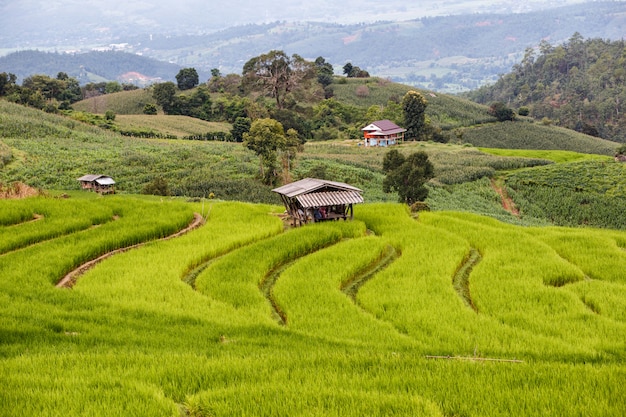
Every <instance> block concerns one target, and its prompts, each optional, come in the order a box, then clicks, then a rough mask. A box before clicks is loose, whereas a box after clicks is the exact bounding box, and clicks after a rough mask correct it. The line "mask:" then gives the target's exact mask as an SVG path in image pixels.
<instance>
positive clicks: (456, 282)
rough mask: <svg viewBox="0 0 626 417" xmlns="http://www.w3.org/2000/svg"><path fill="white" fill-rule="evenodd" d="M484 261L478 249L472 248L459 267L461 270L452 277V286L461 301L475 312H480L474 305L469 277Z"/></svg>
mask: <svg viewBox="0 0 626 417" xmlns="http://www.w3.org/2000/svg"><path fill="white" fill-rule="evenodd" d="M481 260H482V256H481V255H480V252H478V250H477V249H475V248H471V249H470V251H469V253H468V254H467V256H466V257H465V260H464V261H463V263H462V264H461V266H460V267H459V269H458V270H457V271H456V273H455V274H454V277H452V286H453V287H454V290H455V291H456V292H457V294H459V297H461V300H463V302H464V303H465V304H466V305H467V306H468V307H470V308H471V309H472V310H474V311H475V312H478V309H477V308H476V306H475V305H474V301H472V296H471V294H470V289H469V277H470V274H471V273H472V270H473V269H474V268H475V267H476V265H478V263H479V262H480V261H481Z"/></svg>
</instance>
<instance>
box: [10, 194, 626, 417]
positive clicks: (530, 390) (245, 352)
mask: <svg viewBox="0 0 626 417" xmlns="http://www.w3.org/2000/svg"><path fill="white" fill-rule="evenodd" d="M281 211H282V209H281V208H280V207H274V206H267V205H253V204H245V203H236V202H205V203H194V204H191V203H183V202H174V201H156V200H155V201H147V200H139V199H135V198H132V197H128V196H127V197H119V196H114V197H106V198H99V199H85V200H82V199H81V200H78V199H73V198H70V199H67V200H57V199H50V198H47V199H46V198H34V199H26V200H20V201H0V225H1V226H0V236H2V239H1V240H0V387H1V388H0V415H3V416H18V415H19V416H23V415H38V416H58V415H84V416H87V415H88V416H100V415H101V416H117V415H120V416H121V415H124V416H128V415H133V416H140V415H141V416H156V415H165V416H276V415H288V416H363V415H368V416H398V415H407V416H408V415H410V416H484V415H489V416H497V415H502V416H504V415H507V416H508V415H524V416H540V415H541V416H545V415H554V416H563V415H598V416H599V415H602V416H621V415H622V414H623V410H624V404H626V393H625V392H624V390H623V389H622V387H621V385H622V384H623V381H624V380H625V379H626V363H625V359H626V353H625V352H626V337H625V336H626V315H625V313H624V312H625V311H626V273H624V272H625V271H626V233H625V232H621V231H620V232H618V231H610V230H595V229H569V228H528V227H526V228H524V227H519V226H513V225H508V224H503V223H500V222H497V221H495V220H493V219H490V218H486V217H481V216H477V215H471V214H466V213H464V214H460V213H454V212H432V213H423V214H421V215H420V217H419V218H413V217H411V216H410V214H409V213H408V212H407V210H406V208H405V207H403V206H401V205H395V204H367V205H360V206H357V209H356V219H355V221H353V222H343V221H339V222H329V223H323V224H314V225H309V226H306V227H302V228H299V229H291V230H285V229H284V227H283V222H282V221H281V219H280V218H279V217H278V216H277V215H276V213H279V212H281ZM194 213H198V214H200V216H201V217H202V218H203V219H205V223H204V224H203V225H202V226H200V227H197V228H195V229H193V230H190V231H188V232H187V233H185V234H182V235H179V236H177V237H175V238H172V239H168V240H162V238H164V237H167V236H170V235H173V234H175V233H177V232H178V231H181V230H183V229H185V228H186V227H188V226H189V225H190V224H192V222H193V221H194ZM140 243H142V245H141V246H138V247H135V248H134V249H132V250H125V251H121V252H119V253H117V254H115V255H114V256H111V257H109V258H106V259H104V260H102V261H100V262H98V263H97V264H95V265H94V266H93V267H92V268H90V269H88V270H85V271H82V273H81V274H79V275H77V276H75V278H74V280H75V285H74V286H73V287H72V288H58V287H56V284H58V283H59V281H61V280H62V279H63V277H64V276H65V275H67V274H68V273H69V272H71V271H73V270H75V269H76V268H79V267H80V266H81V265H83V264H85V263H86V262H89V261H90V260H93V259H96V258H98V257H100V256H102V255H103V254H105V253H108V252H111V251H114V250H119V249H124V248H128V247H131V246H134V245H137V244H140Z"/></svg>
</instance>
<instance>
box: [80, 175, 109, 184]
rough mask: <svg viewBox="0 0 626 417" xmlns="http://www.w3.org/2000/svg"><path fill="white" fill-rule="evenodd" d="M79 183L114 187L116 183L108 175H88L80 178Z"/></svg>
mask: <svg viewBox="0 0 626 417" xmlns="http://www.w3.org/2000/svg"><path fill="white" fill-rule="evenodd" d="M78 181H82V182H97V183H98V184H100V185H113V184H115V181H114V180H113V178H111V177H109V176H108V175H100V174H87V175H83V176H82V177H80V178H78Z"/></svg>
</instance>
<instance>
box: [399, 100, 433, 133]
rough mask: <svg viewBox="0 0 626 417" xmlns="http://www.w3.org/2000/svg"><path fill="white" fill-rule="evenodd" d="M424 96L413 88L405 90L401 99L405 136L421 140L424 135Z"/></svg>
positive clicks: (425, 102)
mask: <svg viewBox="0 0 626 417" xmlns="http://www.w3.org/2000/svg"><path fill="white" fill-rule="evenodd" d="M427 105H428V102H427V101H426V99H425V98H424V96H423V95H422V94H421V93H419V92H417V91H414V90H411V91H409V92H407V93H406V94H405V95H404V98H403V99H402V110H403V113H404V124H405V126H406V130H407V132H406V136H407V138H413V139H417V140H423V139H424V138H425V137H426V135H427V131H426V106H427Z"/></svg>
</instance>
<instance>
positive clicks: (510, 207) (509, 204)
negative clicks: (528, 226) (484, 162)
mask: <svg viewBox="0 0 626 417" xmlns="http://www.w3.org/2000/svg"><path fill="white" fill-rule="evenodd" d="M491 187H492V188H493V189H494V190H495V192H496V193H498V195H499V196H500V199H501V200H502V207H503V208H504V209H505V210H506V211H508V212H509V213H511V214H512V215H514V216H515V217H519V210H518V209H517V208H516V207H515V203H514V202H513V199H511V197H509V195H508V194H507V192H506V190H505V189H504V186H502V185H500V183H499V181H497V180H496V179H494V178H492V179H491Z"/></svg>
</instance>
